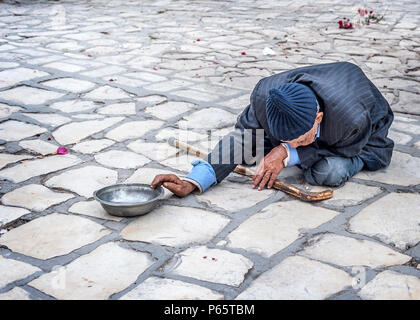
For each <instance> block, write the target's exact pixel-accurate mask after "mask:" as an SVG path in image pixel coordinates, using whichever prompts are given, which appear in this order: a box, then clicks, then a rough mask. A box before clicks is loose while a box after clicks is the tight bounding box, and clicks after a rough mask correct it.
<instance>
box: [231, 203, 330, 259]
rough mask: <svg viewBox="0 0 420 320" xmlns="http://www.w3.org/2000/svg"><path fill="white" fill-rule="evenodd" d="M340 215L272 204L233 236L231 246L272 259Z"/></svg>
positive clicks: (297, 205)
mask: <svg viewBox="0 0 420 320" xmlns="http://www.w3.org/2000/svg"><path fill="white" fill-rule="evenodd" d="M337 214H338V213H337V212H335V211H332V210H327V209H324V208H320V207H315V206H312V205H310V204H307V203H304V202H300V201H298V200H292V201H287V202H277V203H273V204H270V205H268V206H267V207H265V208H264V209H263V210H261V212H259V213H257V214H254V215H253V216H251V217H250V218H248V219H247V220H245V222H243V223H242V224H241V225H240V226H239V227H238V228H237V229H235V230H234V231H233V232H231V233H230V234H229V236H228V239H227V240H228V243H229V244H228V246H229V247H233V248H243V249H246V250H249V251H252V252H255V253H258V254H261V255H263V256H271V255H273V254H275V253H276V252H278V251H280V250H282V249H284V248H286V247H287V246H288V245H290V244H291V243H292V242H294V241H295V240H297V239H298V238H299V237H300V235H301V234H302V233H304V232H305V231H304V230H305V229H313V228H316V227H318V226H320V225H321V224H323V223H325V222H327V221H329V220H331V219H332V218H334V217H335V216H336V215H337ZM250 234H252V237H250V236H249V235H250ZM267 239H270V241H267Z"/></svg>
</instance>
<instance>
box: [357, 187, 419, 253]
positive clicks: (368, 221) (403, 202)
mask: <svg viewBox="0 0 420 320" xmlns="http://www.w3.org/2000/svg"><path fill="white" fill-rule="evenodd" d="M419 207H420V199H419V197H418V196H417V195H415V194H409V193H408V194H405V193H391V194H388V195H386V196H385V197H383V198H381V199H379V200H377V201H376V202H374V203H372V204H370V205H368V206H367V207H366V208H364V209H363V210H362V211H361V212H360V213H359V214H357V215H356V216H355V217H353V218H352V219H351V220H350V231H351V232H356V233H362V234H365V235H368V236H371V237H375V238H379V239H380V240H381V241H383V242H385V243H388V244H394V245H395V246H396V247H397V248H400V249H405V247H406V245H410V246H414V245H415V244H416V243H417V242H419V241H420V228H419V221H420V211H419V210H418V208H419Z"/></svg>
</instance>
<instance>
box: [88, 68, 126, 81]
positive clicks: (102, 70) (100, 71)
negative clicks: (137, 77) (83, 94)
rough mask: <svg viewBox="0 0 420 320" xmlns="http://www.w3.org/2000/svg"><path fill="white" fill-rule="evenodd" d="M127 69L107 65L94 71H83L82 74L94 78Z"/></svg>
mask: <svg viewBox="0 0 420 320" xmlns="http://www.w3.org/2000/svg"><path fill="white" fill-rule="evenodd" d="M124 71H125V69H124V68H121V67H117V66H106V67H104V68H99V69H96V70H92V71H86V72H83V73H82V75H84V76H87V77H92V78H100V77H103V76H106V75H110V74H118V73H121V72H124Z"/></svg>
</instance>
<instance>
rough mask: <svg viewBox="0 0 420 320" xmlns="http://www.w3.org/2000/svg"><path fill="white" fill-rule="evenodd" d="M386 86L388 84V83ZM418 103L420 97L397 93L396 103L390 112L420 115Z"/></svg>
mask: <svg viewBox="0 0 420 320" xmlns="http://www.w3.org/2000/svg"><path fill="white" fill-rule="evenodd" d="M403 83H404V82H403ZM388 86H390V84H389V83H388ZM419 103H420V96H419V95H418V94H415V93H411V92H405V91H399V100H398V103H396V104H394V105H392V110H393V111H397V112H404V113H408V114H417V115H420V112H419V109H418V107H417V106H418V104H419Z"/></svg>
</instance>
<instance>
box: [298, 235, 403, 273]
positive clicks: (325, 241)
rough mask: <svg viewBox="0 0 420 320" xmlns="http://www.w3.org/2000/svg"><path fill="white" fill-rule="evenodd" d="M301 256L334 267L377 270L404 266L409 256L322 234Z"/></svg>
mask: <svg viewBox="0 0 420 320" xmlns="http://www.w3.org/2000/svg"><path fill="white" fill-rule="evenodd" d="M309 244H310V246H309V247H307V248H306V249H305V250H304V251H303V252H301V254H302V255H304V256H306V257H308V258H312V259H316V260H321V261H324V262H329V263H333V264H335V265H339V266H343V267H346V266H347V267H349V266H367V267H369V268H378V267H384V266H393V265H400V264H404V263H406V262H407V261H409V260H411V257H410V256H407V255H404V254H401V253H398V252H397V251H394V250H392V249H389V248H387V247H385V246H382V245H380V244H377V243H375V242H372V241H368V240H358V239H353V238H349V237H344V236H340V235H335V234H324V235H320V236H316V237H314V238H312V239H311V240H309Z"/></svg>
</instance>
